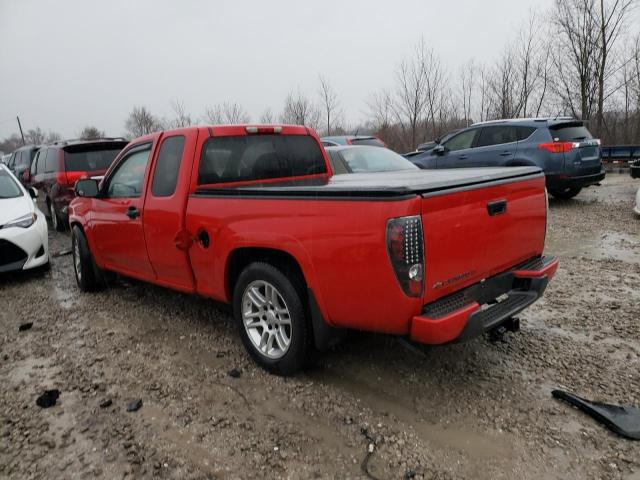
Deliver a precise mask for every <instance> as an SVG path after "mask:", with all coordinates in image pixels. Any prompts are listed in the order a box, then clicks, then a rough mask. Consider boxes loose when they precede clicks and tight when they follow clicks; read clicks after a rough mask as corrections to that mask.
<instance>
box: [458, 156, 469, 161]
mask: <svg viewBox="0 0 640 480" xmlns="http://www.w3.org/2000/svg"><path fill="white" fill-rule="evenodd" d="M458 158H459V159H460V160H464V159H465V158H467V155H458Z"/></svg>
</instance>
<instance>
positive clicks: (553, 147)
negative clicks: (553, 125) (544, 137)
mask: <svg viewBox="0 0 640 480" xmlns="http://www.w3.org/2000/svg"><path fill="white" fill-rule="evenodd" d="M579 147H580V144H579V143H578V142H547V143H541V144H540V145H538V148H539V149H540V150H546V151H547V152H551V153H565V152H570V151H571V150H573V149H574V148H579Z"/></svg>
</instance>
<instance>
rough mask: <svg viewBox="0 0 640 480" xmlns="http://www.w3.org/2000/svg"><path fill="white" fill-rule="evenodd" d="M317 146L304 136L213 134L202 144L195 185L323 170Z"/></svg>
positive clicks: (311, 172) (321, 171)
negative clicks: (232, 135)
mask: <svg viewBox="0 0 640 480" xmlns="http://www.w3.org/2000/svg"><path fill="white" fill-rule="evenodd" d="M326 171H327V166H326V164H325V161H324V157H323V156H322V152H321V150H320V146H319V145H318V143H317V142H316V141H315V140H314V139H313V137H310V136H307V135H278V134H272V135H245V136H237V137H214V138H211V139H209V140H207V142H206V143H205V145H204V147H203V149H202V158H201V160H200V166H199V171H198V184H199V185H202V184H207V183H221V182H241V181H248V180H264V179H269V178H284V177H296V176H302V175H313V174H317V173H326Z"/></svg>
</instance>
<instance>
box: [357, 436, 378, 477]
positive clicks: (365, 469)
mask: <svg viewBox="0 0 640 480" xmlns="http://www.w3.org/2000/svg"><path fill="white" fill-rule="evenodd" d="M360 433H361V434H362V435H364V438H366V439H367V442H369V445H368V447H367V454H366V455H365V456H364V459H363V460H362V463H361V464H360V469H361V470H362V473H364V474H365V475H366V476H367V478H370V479H371V480H379V479H378V477H376V476H375V475H373V474H372V473H371V472H370V471H369V460H371V457H372V456H373V453H374V452H375V451H376V447H377V446H378V440H377V439H375V438H374V437H372V436H371V435H370V434H369V430H368V429H367V428H365V427H362V428H360Z"/></svg>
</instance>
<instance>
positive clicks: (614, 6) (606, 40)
mask: <svg viewBox="0 0 640 480" xmlns="http://www.w3.org/2000/svg"><path fill="white" fill-rule="evenodd" d="M633 4H634V0H613V1H611V2H607V3H606V4H605V1H604V0H600V1H599V6H598V7H599V8H598V10H597V13H598V15H599V18H598V47H599V49H598V58H597V82H598V94H597V98H598V106H597V111H596V125H597V129H598V132H602V126H603V119H604V117H603V113H604V102H605V99H606V96H607V93H606V92H605V82H606V80H607V78H608V76H609V75H611V72H610V70H611V63H612V62H611V54H612V51H613V49H614V47H615V44H616V42H617V41H618V39H619V37H620V34H621V31H622V28H623V26H624V23H625V21H626V19H627V16H628V14H629V12H630V11H631V8H632V6H633Z"/></svg>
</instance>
